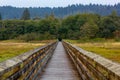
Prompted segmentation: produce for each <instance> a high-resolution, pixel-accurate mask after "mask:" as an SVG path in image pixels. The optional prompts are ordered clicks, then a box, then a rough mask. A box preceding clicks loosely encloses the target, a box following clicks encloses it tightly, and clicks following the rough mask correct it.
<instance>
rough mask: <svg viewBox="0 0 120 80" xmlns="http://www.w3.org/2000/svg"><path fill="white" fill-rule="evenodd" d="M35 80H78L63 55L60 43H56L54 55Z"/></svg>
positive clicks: (67, 58)
mask: <svg viewBox="0 0 120 80" xmlns="http://www.w3.org/2000/svg"><path fill="white" fill-rule="evenodd" d="M36 80H80V76H79V74H78V72H77V70H76V68H75V67H74V64H73V63H72V61H71V60H70V58H69V56H68V55H67V54H66V53H65V50H64V47H63V45H62V43H61V42H59V43H58V45H57V48H56V50H55V51H54V55H53V57H52V58H51V60H50V61H49V62H48V64H47V65H46V67H45V68H44V70H43V72H42V73H39V74H38V76H37V79H36Z"/></svg>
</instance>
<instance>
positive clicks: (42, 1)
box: [0, 0, 120, 7]
mask: <svg viewBox="0 0 120 80" xmlns="http://www.w3.org/2000/svg"><path fill="white" fill-rule="evenodd" d="M79 3H80V4H90V3H95V4H111V5H114V4H117V3H120V0H0V6H6V5H7V6H8V5H9V6H16V7H58V6H59V7H61V6H63V7H65V6H67V5H69V4H79Z"/></svg>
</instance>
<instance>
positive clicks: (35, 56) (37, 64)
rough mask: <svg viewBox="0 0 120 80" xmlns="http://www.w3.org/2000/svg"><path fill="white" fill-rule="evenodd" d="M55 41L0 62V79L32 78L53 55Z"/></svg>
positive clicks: (23, 79) (24, 79)
mask: <svg viewBox="0 0 120 80" xmlns="http://www.w3.org/2000/svg"><path fill="white" fill-rule="evenodd" d="M56 45H57V42H54V43H50V44H48V45H46V46H43V47H41V48H38V49H35V50H33V51H30V52H27V53H24V54H22V55H19V56H17V57H14V58H12V59H9V60H7V61H4V62H2V63H0V80H34V79H35V78H36V76H37V73H38V71H39V72H40V71H41V70H42V69H43V68H44V66H45V65H46V63H47V62H48V60H49V59H50V58H51V56H52V55H53V51H54V49H55V48H56Z"/></svg>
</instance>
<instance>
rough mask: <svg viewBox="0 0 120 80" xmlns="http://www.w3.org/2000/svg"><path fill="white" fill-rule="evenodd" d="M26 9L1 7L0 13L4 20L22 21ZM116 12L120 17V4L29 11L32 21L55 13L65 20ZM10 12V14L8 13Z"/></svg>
mask: <svg viewBox="0 0 120 80" xmlns="http://www.w3.org/2000/svg"><path fill="white" fill-rule="evenodd" d="M24 9H25V8H17V7H11V6H2V7H0V13H1V15H2V18H3V19H20V18H21V15H22V13H23V11H24ZM113 10H115V11H116V12H117V14H118V15H120V3H118V4H115V5H98V4H89V5H82V4H74V5H68V6H67V7H54V8H50V7H30V8H29V11H30V14H31V19H33V18H34V17H36V16H39V17H40V18H44V17H46V16H47V15H50V14H51V13H54V15H55V17H58V18H63V17H66V16H69V15H73V14H78V13H96V14H99V15H102V16H106V15H110V14H111V12H112V11H113ZM8 12H9V13H8Z"/></svg>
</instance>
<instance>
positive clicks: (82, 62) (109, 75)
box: [63, 42, 120, 80]
mask: <svg viewBox="0 0 120 80" xmlns="http://www.w3.org/2000/svg"><path fill="white" fill-rule="evenodd" d="M63 45H64V48H65V50H66V52H67V53H68V54H69V56H70V58H71V59H72V61H73V62H74V64H75V66H76V68H77V70H78V72H79V74H80V76H81V79H82V80H120V64H118V63H115V62H112V61H110V60H108V59H105V58H103V57H101V56H99V55H96V54H94V53H92V52H88V51H85V50H83V49H81V48H79V47H76V46H73V45H72V44H70V43H68V42H63Z"/></svg>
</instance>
